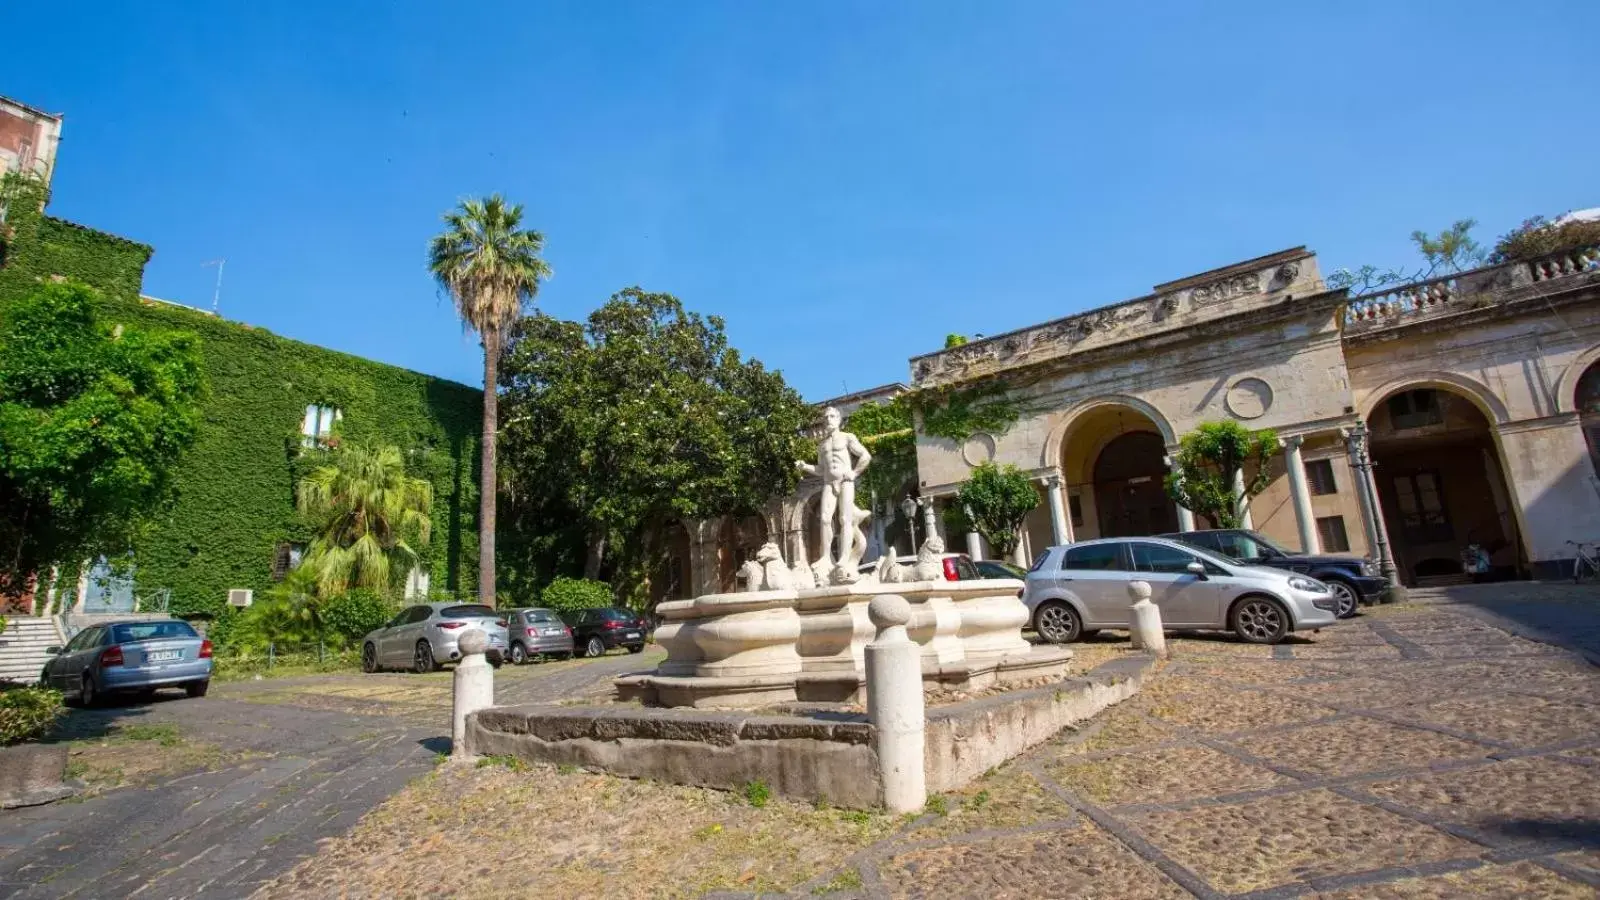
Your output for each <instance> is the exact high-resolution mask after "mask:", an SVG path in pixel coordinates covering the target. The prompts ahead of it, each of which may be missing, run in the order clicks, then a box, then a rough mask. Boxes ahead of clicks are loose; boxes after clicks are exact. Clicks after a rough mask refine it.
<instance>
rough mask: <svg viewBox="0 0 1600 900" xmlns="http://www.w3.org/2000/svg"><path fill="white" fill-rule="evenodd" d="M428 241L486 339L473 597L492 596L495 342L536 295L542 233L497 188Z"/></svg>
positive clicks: (449, 216) (447, 283) (434, 264)
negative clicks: (527, 224)
mask: <svg viewBox="0 0 1600 900" xmlns="http://www.w3.org/2000/svg"><path fill="white" fill-rule="evenodd" d="M444 223H445V230H444V232H443V233H441V234H439V235H438V236H437V237H435V238H434V239H433V241H432V243H431V244H430V245H429V247H428V269H429V271H431V272H432V273H433V277H434V278H435V279H436V280H437V281H438V282H439V285H440V287H442V288H443V289H444V290H445V291H446V292H448V293H449V294H450V296H451V297H452V298H453V299H454V300H455V303H456V312H458V313H460V315H461V320H462V321H463V322H464V323H465V324H466V325H467V327H468V328H471V329H472V330H473V331H476V332H477V333H478V336H479V337H480V338H481V339H482V340H483V446H482V453H483V464H482V466H481V471H482V481H481V488H480V496H479V501H478V503H479V505H478V599H479V600H480V601H481V602H483V603H485V604H487V605H491V606H492V605H493V604H494V529H495V486H496V484H497V481H496V479H495V434H496V431H497V422H496V420H497V418H498V415H499V410H498V400H499V397H498V396H497V393H496V392H497V390H498V388H499V376H498V371H499V363H500V346H501V338H502V337H503V335H504V333H505V330H506V328H508V327H509V326H510V325H511V323H512V322H514V321H516V319H517V317H518V316H519V315H521V313H522V311H523V307H524V306H525V305H526V304H528V303H530V302H532V301H533V297H534V295H535V294H537V293H538V291H539V282H540V281H541V280H542V279H545V278H548V277H550V267H549V266H548V265H546V264H545V261H544V260H542V259H540V258H539V254H540V252H542V251H543V249H544V237H543V236H542V235H540V234H539V232H537V231H532V230H528V229H524V228H522V227H521V226H522V207H521V206H520V205H519V204H515V203H506V201H505V200H504V199H503V198H502V197H501V196H500V195H499V194H495V195H493V196H491V197H489V198H487V199H484V200H463V201H461V205H460V206H459V207H457V208H456V209H455V210H452V211H451V212H448V213H446V214H445V216H444Z"/></svg>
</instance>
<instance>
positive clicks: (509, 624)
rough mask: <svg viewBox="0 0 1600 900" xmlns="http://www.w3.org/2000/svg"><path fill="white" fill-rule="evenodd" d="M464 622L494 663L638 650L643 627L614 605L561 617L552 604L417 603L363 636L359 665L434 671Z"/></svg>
mask: <svg viewBox="0 0 1600 900" xmlns="http://www.w3.org/2000/svg"><path fill="white" fill-rule="evenodd" d="M468 627H476V628H479V629H482V631H483V632H484V634H486V635H488V638H489V647H488V650H487V651H485V656H487V657H488V659H489V663H490V664H491V665H494V666H499V665H501V664H502V663H503V662H504V661H505V660H507V659H509V660H511V662H512V663H513V664H516V665H522V664H523V663H526V662H530V661H533V660H537V659H547V658H556V659H570V658H571V657H573V656H576V655H587V656H601V655H604V654H605V653H606V652H607V651H609V650H614V649H616V648H618V647H625V648H627V650H628V652H630V653H639V652H642V651H643V650H644V644H645V636H646V634H647V633H648V629H647V628H646V627H645V623H644V621H643V620H642V619H640V618H639V616H638V615H637V614H635V613H634V612H632V611H631V610H627V609H621V608H617V607H608V608H604V609H586V610H582V611H580V612H577V613H573V614H572V615H571V616H569V617H568V618H567V619H562V618H561V616H560V615H558V614H557V613H556V612H555V611H553V610H549V609H540V608H528V609H512V610H504V611H499V610H495V609H492V608H491V607H488V606H484V605H482V604H477V603H454V602H436V603H419V604H417V605H415V606H410V607H407V608H405V609H403V610H401V611H400V613H399V614H398V615H396V616H395V617H394V618H393V619H391V620H390V621H389V622H388V623H387V624H385V625H384V626H383V627H381V628H378V629H375V630H373V631H372V632H371V633H370V634H368V635H367V636H366V637H365V638H363V639H362V645H361V669H362V671H364V672H377V671H379V670H381V669H410V670H412V671H415V672H432V671H434V670H436V669H438V668H439V666H441V665H442V664H444V663H449V662H456V661H457V660H459V659H460V658H461V648H460V641H461V635H462V634H464V633H465V631H466V629H467V628H468Z"/></svg>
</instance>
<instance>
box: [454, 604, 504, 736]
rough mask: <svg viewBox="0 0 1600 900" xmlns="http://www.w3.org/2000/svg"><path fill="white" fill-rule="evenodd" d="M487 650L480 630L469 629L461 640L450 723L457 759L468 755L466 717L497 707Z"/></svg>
mask: <svg viewBox="0 0 1600 900" xmlns="http://www.w3.org/2000/svg"><path fill="white" fill-rule="evenodd" d="M488 646H489V636H488V635H486V634H484V633H483V630H482V629H481V628H469V629H467V633H466V634H463V635H462V636H461V641H460V647H461V662H459V663H457V664H456V675H455V685H454V686H455V700H454V703H453V708H452V710H451V723H450V753H451V755H452V756H455V757H457V758H460V757H463V756H466V755H467V716H468V715H470V714H471V713H475V712H477V711H478V710H480V709H488V708H489V707H491V706H493V705H494V669H493V668H492V667H491V666H490V665H489V661H488V660H486V659H484V658H483V651H484V649H485V648H487V647H488Z"/></svg>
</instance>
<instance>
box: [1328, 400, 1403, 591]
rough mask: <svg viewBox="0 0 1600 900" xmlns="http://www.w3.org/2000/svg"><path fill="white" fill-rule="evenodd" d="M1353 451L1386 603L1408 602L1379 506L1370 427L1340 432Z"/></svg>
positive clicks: (1357, 426) (1353, 465) (1361, 425)
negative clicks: (1385, 584)
mask: <svg viewBox="0 0 1600 900" xmlns="http://www.w3.org/2000/svg"><path fill="white" fill-rule="evenodd" d="M1340 431H1341V433H1342V434H1343V435H1344V439H1345V444H1346V445H1347V446H1348V447H1349V450H1350V467H1351V468H1353V469H1355V470H1356V490H1357V491H1359V492H1360V495H1361V498H1362V499H1364V500H1365V501H1366V507H1367V509H1369V510H1371V515H1372V534H1373V538H1374V542H1375V543H1376V545H1377V546H1376V548H1375V549H1376V550H1377V553H1378V574H1380V575H1382V576H1383V578H1384V580H1385V581H1387V582H1389V587H1388V589H1387V590H1385V591H1384V598H1383V599H1384V602H1385V603H1395V602H1400V601H1403V600H1405V597H1406V590H1405V588H1404V587H1402V586H1401V585H1400V570H1399V569H1397V568H1396V567H1395V564H1394V556H1393V555H1392V554H1391V553H1390V552H1389V529H1388V528H1387V527H1386V526H1385V525H1384V522H1383V508H1382V507H1380V506H1379V505H1378V492H1377V490H1376V489H1375V488H1374V487H1373V485H1374V484H1375V482H1374V481H1373V478H1372V468H1373V467H1372V448H1371V446H1370V440H1369V439H1370V437H1371V435H1370V434H1369V433H1368V432H1367V423H1365V422H1357V423H1356V424H1355V425H1354V427H1351V428H1346V429H1340Z"/></svg>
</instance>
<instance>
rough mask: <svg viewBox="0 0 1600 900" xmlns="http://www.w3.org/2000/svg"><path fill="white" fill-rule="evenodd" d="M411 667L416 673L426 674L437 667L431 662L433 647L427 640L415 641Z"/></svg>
mask: <svg viewBox="0 0 1600 900" xmlns="http://www.w3.org/2000/svg"><path fill="white" fill-rule="evenodd" d="M411 667H412V668H413V669H415V670H416V672H417V674H418V675H426V674H428V673H429V672H432V671H433V670H435V669H437V668H438V666H437V665H435V664H434V662H433V647H431V646H430V645H429V644H428V642H427V641H417V650H416V653H415V654H413V655H412V657H411Z"/></svg>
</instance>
